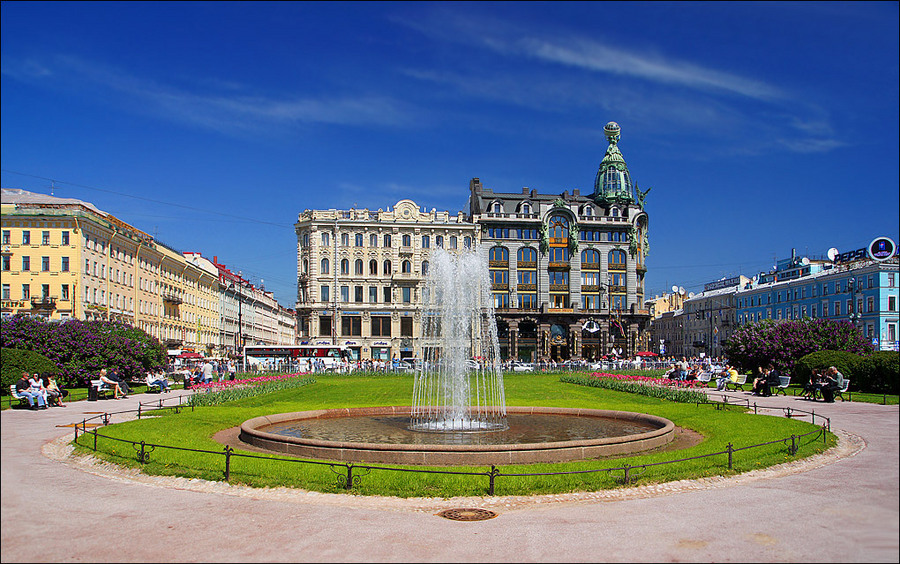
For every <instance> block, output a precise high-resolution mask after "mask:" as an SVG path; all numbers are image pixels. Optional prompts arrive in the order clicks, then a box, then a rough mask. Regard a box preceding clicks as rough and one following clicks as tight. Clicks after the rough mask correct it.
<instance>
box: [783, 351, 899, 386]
mask: <svg viewBox="0 0 900 564" xmlns="http://www.w3.org/2000/svg"><path fill="white" fill-rule="evenodd" d="M829 366H834V367H836V368H837V369H838V370H840V371H841V374H843V375H844V377H846V378H850V381H851V390H852V391H860V392H871V393H888V394H896V393H898V391H900V353H898V352H897V351H878V352H873V353H872V354H870V355H868V356H860V355H856V354H853V353H848V352H845V351H817V352H814V353H810V354H808V355H806V356H804V357H803V358H801V359H799V360H798V361H797V362H796V363H795V364H794V372H793V373H792V374H791V376H793V378H794V380H793V381H794V382H797V383H800V384H806V383H807V382H809V377H810V374H811V373H812V370H813V369H814V368H828V367H829Z"/></svg>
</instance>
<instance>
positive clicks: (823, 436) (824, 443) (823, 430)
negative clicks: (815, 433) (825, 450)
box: [822, 425, 828, 446]
mask: <svg viewBox="0 0 900 564" xmlns="http://www.w3.org/2000/svg"><path fill="white" fill-rule="evenodd" d="M822 445H823V446H827V445H828V435H826V434H825V425H822Z"/></svg>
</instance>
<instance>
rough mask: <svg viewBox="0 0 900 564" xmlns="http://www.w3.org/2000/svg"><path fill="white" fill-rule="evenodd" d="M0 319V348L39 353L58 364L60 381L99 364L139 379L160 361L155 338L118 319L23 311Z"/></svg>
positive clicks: (79, 378) (74, 379)
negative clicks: (57, 317)
mask: <svg viewBox="0 0 900 564" xmlns="http://www.w3.org/2000/svg"><path fill="white" fill-rule="evenodd" d="M0 323H2V326H0V346H2V347H6V348H13V349H20V350H29V351H35V352H38V353H40V354H43V355H44V356H46V357H47V358H48V359H50V360H51V361H52V362H53V363H54V364H55V365H56V367H58V371H59V375H60V380H61V382H62V383H64V384H66V385H72V384H74V383H81V384H83V383H85V382H86V381H88V380H90V379H92V378H96V375H97V373H98V372H99V371H100V369H102V368H107V369H109V368H116V369H117V370H118V371H119V373H120V375H122V377H124V378H139V377H141V376H142V375H143V374H144V373H145V372H146V371H147V370H149V369H151V368H156V367H159V366H162V365H164V364H165V363H166V349H165V347H164V346H163V345H162V344H161V343H160V342H159V341H158V340H157V339H156V338H154V337H151V336H150V335H148V334H147V333H145V332H144V331H142V330H141V329H137V328H134V327H131V326H129V325H125V324H123V323H118V322H111V321H80V320H77V319H71V320H68V321H65V322H51V321H46V320H44V319H42V318H39V317H31V316H27V315H15V316H12V317H5V318H3V319H2V322H0Z"/></svg>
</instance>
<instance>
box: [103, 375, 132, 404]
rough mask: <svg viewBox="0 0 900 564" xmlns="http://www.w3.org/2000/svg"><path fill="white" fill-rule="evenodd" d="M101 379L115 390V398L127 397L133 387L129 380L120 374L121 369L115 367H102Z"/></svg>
mask: <svg viewBox="0 0 900 564" xmlns="http://www.w3.org/2000/svg"><path fill="white" fill-rule="evenodd" d="M100 381H101V382H103V383H104V384H106V385H107V386H109V388H110V389H112V390H113V397H114V398H115V399H119V396H121V397H123V398H127V397H128V394H130V393H131V387H130V386H129V385H128V382H126V381H125V379H124V378H122V376H120V375H119V371H118V370H116V369H115V368H112V369H110V370H107V369H105V368H103V369H101V370H100Z"/></svg>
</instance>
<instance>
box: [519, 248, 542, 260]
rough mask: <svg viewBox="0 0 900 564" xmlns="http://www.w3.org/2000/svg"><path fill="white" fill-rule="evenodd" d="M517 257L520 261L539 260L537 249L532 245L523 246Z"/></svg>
mask: <svg viewBox="0 0 900 564" xmlns="http://www.w3.org/2000/svg"><path fill="white" fill-rule="evenodd" d="M517 258H518V260H519V262H537V251H536V250H534V249H532V248H531V247H523V248H521V249H519V252H518V256H517Z"/></svg>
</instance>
